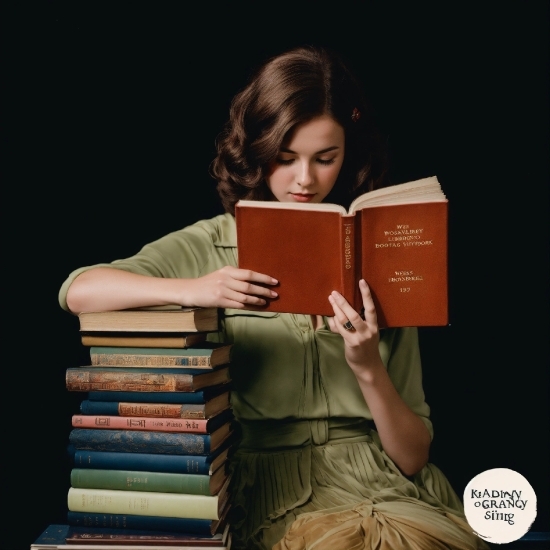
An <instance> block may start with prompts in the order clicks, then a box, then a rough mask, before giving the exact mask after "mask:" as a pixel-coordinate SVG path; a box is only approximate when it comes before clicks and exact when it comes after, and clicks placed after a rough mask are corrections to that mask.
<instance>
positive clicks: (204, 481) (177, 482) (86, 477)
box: [71, 468, 212, 496]
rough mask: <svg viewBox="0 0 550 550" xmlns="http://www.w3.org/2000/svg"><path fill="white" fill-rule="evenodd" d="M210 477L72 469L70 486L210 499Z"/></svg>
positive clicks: (134, 471)
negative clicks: (189, 495) (207, 497)
mask: <svg viewBox="0 0 550 550" xmlns="http://www.w3.org/2000/svg"><path fill="white" fill-rule="evenodd" d="M210 480H211V477H210V476H209V475H197V474H174V473H167V472H148V471H140V470H124V469H121V470H95V469H92V468H73V469H72V470H71V486H72V487H75V488H79V489H114V490H118V491H150V492H155V493H186V494H191V495H205V496H211V495H212V492H211V490H210Z"/></svg>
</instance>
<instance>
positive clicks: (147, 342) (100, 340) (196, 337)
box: [81, 332, 206, 349]
mask: <svg viewBox="0 0 550 550" xmlns="http://www.w3.org/2000/svg"><path fill="white" fill-rule="evenodd" d="M205 340H206V333H198V332H197V333H195V334H188V335H186V336H166V335H165V334H163V333H160V334H157V335H155V336H144V335H140V336H125V335H123V334H122V333H119V334H118V335H115V334H101V333H96V334H92V333H81V342H82V345H84V346H87V347H94V346H108V347H123V346H124V347H133V348H153V347H159V346H160V347H163V348H174V349H184V348H187V347H188V346H193V345H196V344H198V343H199V342H204V341H205Z"/></svg>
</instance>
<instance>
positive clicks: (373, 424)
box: [59, 47, 485, 550]
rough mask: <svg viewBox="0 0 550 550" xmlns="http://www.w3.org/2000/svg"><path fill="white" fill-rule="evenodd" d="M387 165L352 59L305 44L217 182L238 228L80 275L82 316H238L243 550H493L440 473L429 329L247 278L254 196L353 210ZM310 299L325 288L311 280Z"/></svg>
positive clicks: (257, 91) (263, 98)
mask: <svg viewBox="0 0 550 550" xmlns="http://www.w3.org/2000/svg"><path fill="white" fill-rule="evenodd" d="M386 164H387V163H386V155H385V151H384V147H383V146H382V141H381V140H380V139H379V136H378V134H377V132H376V130H375V126H374V124H373V117H372V112H371V111H370V109H369V107H368V105H367V103H366V101H365V99H364V97H363V94H362V91H361V88H360V86H359V85H358V83H357V82H356V80H355V78H354V77H353V75H352V74H351V72H350V71H349V70H348V68H347V67H346V65H345V64H344V63H343V61H342V60H341V59H340V58H339V57H338V56H336V55H335V54H334V53H332V52H329V51H327V50H325V49H322V48H316V47H302V48H297V49H294V50H291V51H288V52H285V53H283V54H281V55H279V56H276V57H274V58H272V59H270V60H268V61H267V62H266V63H265V64H264V65H263V66H262V67H261V68H259V69H258V71H257V72H256V74H255V75H254V76H253V77H252V78H251V79H250V81H249V83H248V84H247V85H246V87H245V88H244V89H243V90H242V91H241V92H240V93H238V94H237V95H236V96H235V98H234V100H233V102H232V105H231V109H230V116H229V120H228V123H227V125H226V127H225V129H224V130H223V131H222V133H221V134H220V136H219V138H218V141H217V156H216V158H215V160H214V162H213V163H212V174H213V176H214V177H215V178H216V180H217V181H218V191H219V194H220V197H221V200H222V203H223V205H224V208H225V210H226V213H225V214H223V215H220V216H216V217H214V218H213V219H209V220H204V221H200V222H198V223H196V224H193V225H191V226H189V227H186V228H184V229H181V230H179V231H175V232H173V233H170V234H168V235H166V236H164V237H163V238H161V239H159V240H157V241H155V242H152V243H150V244H147V245H145V246H144V247H143V248H142V249H141V250H140V251H139V252H138V253H137V254H136V255H135V256H132V257H130V258H126V259H122V260H117V261H114V262H112V263H110V264H98V265H96V266H88V267H84V268H81V269H77V270H76V271H74V272H73V273H71V274H70V275H69V277H68V279H67V280H66V281H65V283H64V284H63V286H62V288H61V290H60V294H59V299H60V304H61V306H62V307H63V308H64V309H66V310H68V311H70V312H72V313H75V314H76V313H79V312H81V311H90V310H113V309H122V308H131V307H139V306H151V305H160V304H173V303H177V304H181V305H183V306H202V307H207V306H214V307H218V308H220V313H221V317H222V319H221V331H220V335H219V337H220V339H223V340H224V341H227V342H231V343H233V344H234V345H233V354H232V361H231V365H230V369H231V376H232V379H233V391H232V404H233V410H234V413H235V416H236V418H237V419H238V421H239V426H240V429H241V431H242V438H241V440H240V443H239V447H238V450H237V451H236V453H235V455H234V456H233V459H232V463H231V468H232V471H233V476H232V508H231V514H232V515H231V519H230V521H231V525H232V529H233V537H234V538H233V544H234V547H235V548H258V549H266V548H276V549H277V550H282V549H293V550H294V549H298V548H313V547H315V548H326V549H331V550H334V549H337V548H342V549H350V548H379V549H389V548H399V549H405V548H415V549H427V550H428V549H429V550H432V549H434V548H456V549H475V548H484V547H485V545H484V543H483V542H482V541H480V540H479V539H478V538H477V537H476V536H475V535H474V534H473V533H472V530H471V528H470V527H469V526H468V524H467V523H466V521H465V519H464V514H463V511H462V505H461V502H460V499H459V498H458V497H457V495H456V494H455V492H454V491H453V490H452V488H451V487H450V485H449V483H448V481H447V479H446V478H445V477H444V475H443V474H442V473H441V472H440V471H439V470H438V469H437V468H436V467H435V466H434V465H432V464H430V463H429V462H428V456H429V448H430V442H431V438H432V436H433V433H432V425H431V422H430V420H429V407H428V405H427V404H426V402H425V399H424V392H423V389H422V380H421V363H420V352H419V345H418V335H417V330H416V329H415V328H400V329H386V330H384V331H381V332H380V331H379V330H378V325H377V319H376V311H375V307H374V304H373V301H372V298H371V295H370V293H369V287H368V284H367V282H365V281H361V282H360V285H359V286H360V290H361V294H362V297H363V305H364V312H362V314H361V315H360V312H358V311H355V310H354V309H353V308H352V307H351V306H350V305H349V304H348V303H347V302H346V300H345V299H344V298H343V297H342V296H341V295H339V294H338V293H336V292H333V293H332V294H331V295H330V296H327V300H329V302H330V304H331V305H332V308H333V310H334V316H333V317H312V316H306V315H298V314H291V313H286V314H278V313H267V312H259V311H251V310H248V309H246V308H247V307H248V306H257V305H261V304H264V303H265V300H266V298H270V297H274V296H276V292H275V291H274V290H273V287H274V285H276V283H277V281H276V280H274V279H273V278H272V277H271V276H270V274H265V273H255V272H251V271H248V270H242V269H239V268H238V267H237V265H238V264H237V248H236V232H235V219H234V207H235V203H236V202H237V201H238V200H239V199H257V200H271V201H290V202H292V201H293V202H313V203H318V202H322V201H330V202H339V203H340V204H343V205H345V206H348V205H349V203H350V202H351V200H352V199H353V198H354V197H355V196H357V195H358V194H360V193H363V192H365V191H367V190H370V189H374V188H378V187H381V186H384V185H387V184H388V181H387V170H386V168H387V166H386ZM303 284H304V285H307V284H308V281H304V282H303Z"/></svg>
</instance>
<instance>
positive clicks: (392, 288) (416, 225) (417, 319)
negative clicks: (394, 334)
mask: <svg viewBox="0 0 550 550" xmlns="http://www.w3.org/2000/svg"><path fill="white" fill-rule="evenodd" d="M235 216H236V222H237V246H238V250H239V267H241V268H244V269H252V270H254V271H258V272H260V273H265V274H267V275H271V276H272V277H275V278H276V279H277V280H278V281H279V285H278V287H275V290H276V291H277V292H278V293H279V296H278V298H275V299H272V300H269V303H268V304H267V305H266V306H265V307H264V308H258V307H251V308H249V309H256V310H258V309H263V310H267V311H277V312H290V313H305V314H312V315H328V316H332V315H334V312H333V310H332V307H331V305H330V303H329V301H328V296H329V294H330V293H331V292H332V291H333V290H337V291H338V292H340V293H341V294H342V295H343V296H344V297H345V298H346V299H347V300H348V302H350V304H352V305H353V306H354V308H355V309H356V310H360V309H361V308H362V301H361V295H360V292H359V286H358V283H359V280H360V279H361V278H364V279H365V280H366V281H367V283H368V284H369V286H370V289H371V292H372V295H373V298H374V302H375V305H376V310H377V315H378V323H379V325H380V327H399V326H443V325H447V324H448V259H447V255H448V251H447V248H448V200H447V198H446V197H445V195H444V193H443V191H442V189H441V186H440V184H439V182H438V180H437V178H436V177H435V176H434V177H431V178H425V179H422V180H418V181H413V182H408V183H402V184H400V185H394V186H391V187H386V188H383V189H378V190H376V191H370V192H367V193H364V194H363V195H361V196H360V197H358V198H357V199H355V201H354V202H353V203H352V204H351V206H350V208H349V210H348V211H346V210H345V209H344V208H343V207H342V206H339V205H336V204H330V203H321V204H309V203H306V204H297V203H282V202H266V201H239V202H238V203H237V204H236V208H235Z"/></svg>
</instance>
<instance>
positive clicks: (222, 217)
mask: <svg viewBox="0 0 550 550" xmlns="http://www.w3.org/2000/svg"><path fill="white" fill-rule="evenodd" d="M184 234H185V235H187V236H190V235H195V236H197V237H200V238H208V239H209V240H211V241H212V243H213V244H214V245H215V246H225V247H236V246H237V228H236V224H235V217H234V216H233V215H231V214H229V213H225V214H219V215H217V216H214V217H213V218H208V219H204V220H199V221H197V222H195V223H193V224H192V225H189V226H187V227H184V228H183V229H180V230H179V231H175V232H174V233H171V235H172V236H181V235H184Z"/></svg>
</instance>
